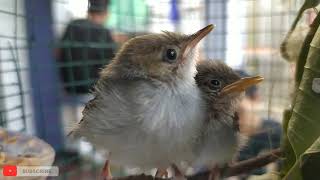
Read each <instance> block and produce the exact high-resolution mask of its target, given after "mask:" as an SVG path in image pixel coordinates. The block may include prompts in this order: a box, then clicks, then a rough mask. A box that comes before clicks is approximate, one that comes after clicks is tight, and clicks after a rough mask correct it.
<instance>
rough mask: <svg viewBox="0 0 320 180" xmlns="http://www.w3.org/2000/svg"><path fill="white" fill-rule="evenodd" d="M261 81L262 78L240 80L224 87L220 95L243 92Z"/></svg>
mask: <svg viewBox="0 0 320 180" xmlns="http://www.w3.org/2000/svg"><path fill="white" fill-rule="evenodd" d="M261 81H263V77H261V76H255V77H245V78H241V79H240V80H238V81H236V82H234V83H232V84H229V85H227V86H226V87H224V88H223V89H222V90H221V92H220V95H225V94H231V93H234V92H242V91H245V90H246V89H247V88H249V87H250V86H252V85H255V84H258V83H259V82H261Z"/></svg>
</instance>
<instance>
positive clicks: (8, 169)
mask: <svg viewBox="0 0 320 180" xmlns="http://www.w3.org/2000/svg"><path fill="white" fill-rule="evenodd" d="M2 173H3V176H17V166H12V165H5V166H3V170H2Z"/></svg>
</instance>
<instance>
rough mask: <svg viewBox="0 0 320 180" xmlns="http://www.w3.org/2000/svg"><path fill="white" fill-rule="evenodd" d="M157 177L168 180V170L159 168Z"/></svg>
mask: <svg viewBox="0 0 320 180" xmlns="http://www.w3.org/2000/svg"><path fill="white" fill-rule="evenodd" d="M155 177H159V178H162V177H165V178H168V171H167V170H166V169H162V168H158V169H157V172H156V175H155Z"/></svg>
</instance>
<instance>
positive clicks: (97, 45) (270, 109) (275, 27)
mask: <svg viewBox="0 0 320 180" xmlns="http://www.w3.org/2000/svg"><path fill="white" fill-rule="evenodd" d="M302 3H303V1H302V0H286V1H283V0H270V1H265V0H193V1H187V0H130V1H127V0H110V1H106V0H95V1H94V0H92V1H88V0H28V1H27V0H10V1H7V0H0V126H1V127H4V128H5V129H8V130H11V131H15V132H22V133H25V134H31V135H35V136H37V137H39V138H41V139H42V140H44V141H46V142H47V143H49V144H50V145H51V146H52V147H53V148H54V149H55V151H56V159H55V162H54V164H55V165H57V166H59V168H60V176H59V179H96V178H97V177H98V176H99V173H100V170H101V167H102V165H103V163H104V160H105V159H104V157H103V156H102V154H101V153H99V152H97V151H95V150H94V148H92V147H91V146H90V144H88V143H85V142H71V141H69V140H68V139H67V138H66V134H67V132H68V131H69V130H70V125H72V124H73V123H75V122H77V121H79V120H80V119H81V111H82V109H83V107H84V105H85V103H86V102H87V101H88V100H89V99H90V95H89V92H90V89H91V87H92V85H93V84H94V83H95V81H96V80H97V78H98V72H99V69H101V68H102V67H103V66H104V65H107V64H108V63H109V62H110V59H112V57H113V56H114V53H115V52H116V51H117V49H118V48H119V47H121V45H122V44H123V43H124V42H125V41H127V40H128V39H130V38H132V37H134V36H137V35H142V34H147V33H158V32H161V31H162V30H167V31H176V32H181V33H187V34H188V33H193V32H196V31H197V30H199V29H200V28H202V27H204V26H205V25H207V24H215V25H216V28H215V30H214V31H213V32H212V33H211V34H210V35H209V36H208V37H206V38H205V40H204V41H203V42H202V43H201V44H200V46H199V48H200V57H201V58H203V59H212V60H213V59H214V60H222V61H225V62H226V63H227V64H228V65H230V66H231V67H233V68H235V69H238V70H239V72H240V74H241V75H243V76H246V75H261V76H263V77H264V78H265V81H264V82H263V83H261V84H260V85H259V86H258V87H253V88H251V89H249V90H248V91H247V93H246V98H245V99H244V101H243V102H242V103H241V107H240V110H239V111H240V129H241V131H242V132H243V133H244V134H245V135H246V136H248V137H249V141H248V144H247V146H246V147H245V148H244V149H242V150H241V151H240V152H239V156H238V158H237V159H238V160H243V159H247V158H250V157H253V156H256V155H257V154H259V153H262V152H265V151H268V150H270V149H272V148H275V147H278V146H279V143H280V135H281V119H282V112H283V110H284V109H285V108H286V107H287V106H288V105H289V103H290V99H289V98H290V94H291V91H290V89H291V88H292V86H293V83H292V79H293V74H294V66H293V65H292V64H291V63H290V62H287V61H285V60H284V59H283V58H282V57H281V55H280V48H279V47H280V44H281V42H282V40H283V39H284V36H285V34H286V33H287V31H288V29H289V27H290V25H291V23H292V22H293V19H294V17H295V16H296V13H297V11H298V9H299V8H300V6H301V5H302ZM316 13H317V11H316V10H313V9H311V10H308V11H307V12H306V13H305V14H304V15H303V18H302V19H301V20H300V22H299V25H298V26H299V28H298V29H300V30H301V31H299V32H298V35H297V36H298V37H300V35H301V37H304V35H305V34H306V32H307V30H308V25H309V24H310V23H311V22H312V19H313V18H314V16H315V14H316ZM274 167H275V165H273V166H272V167H270V168H269V169H272V168H274ZM112 168H113V174H114V175H115V176H117V175H125V174H128V173H130V172H131V171H130V170H129V171H128V170H127V169H125V168H124V167H112ZM265 171H266V169H260V170H258V171H257V172H252V174H262V173H264V172H265ZM247 176H248V175H243V176H242V177H238V178H239V179H241V178H242V179H245V178H247Z"/></svg>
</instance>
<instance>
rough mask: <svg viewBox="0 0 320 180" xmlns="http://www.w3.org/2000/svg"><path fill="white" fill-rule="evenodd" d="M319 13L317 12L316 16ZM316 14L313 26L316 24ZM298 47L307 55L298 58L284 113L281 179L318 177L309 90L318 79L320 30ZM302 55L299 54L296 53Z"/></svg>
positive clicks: (315, 120)
mask: <svg viewBox="0 0 320 180" xmlns="http://www.w3.org/2000/svg"><path fill="white" fill-rule="evenodd" d="M318 16H319V15H318ZM319 19H320V18H319V17H317V18H316V20H315V23H317V24H316V25H317V26H316V27H319ZM303 48H308V51H305V49H302V50H301V53H307V54H308V55H307V58H306V59H302V58H299V60H298V62H297V63H298V64H299V62H303V61H304V62H305V63H300V65H302V66H304V68H302V67H299V68H300V69H302V71H299V72H297V73H300V74H301V75H302V77H301V81H300V78H297V79H296V80H298V81H297V82H296V84H297V86H296V87H297V89H296V90H295V95H294V98H293V102H292V110H290V111H286V112H285V115H284V122H283V124H284V133H285V134H284V138H283V145H282V148H283V151H284V160H285V161H284V166H283V168H282V171H281V172H282V177H283V178H284V179H289V180H291V179H294V180H296V179H297V180H299V179H307V180H309V179H318V178H319V174H320V172H319V167H320V94H319V93H316V92H314V91H313V90H312V83H313V80H314V78H320V29H319V28H318V29H317V31H316V33H315V35H314V36H313V38H312V42H311V43H310V46H304V47H303ZM300 57H303V56H300Z"/></svg>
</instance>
